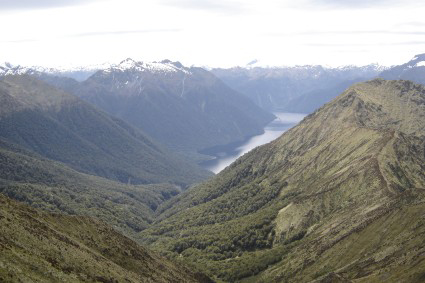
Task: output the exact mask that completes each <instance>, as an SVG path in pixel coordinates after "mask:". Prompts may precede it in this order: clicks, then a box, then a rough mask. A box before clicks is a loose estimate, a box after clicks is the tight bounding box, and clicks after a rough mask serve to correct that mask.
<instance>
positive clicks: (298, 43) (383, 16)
mask: <svg viewBox="0 0 425 283" xmlns="http://www.w3.org/2000/svg"><path fill="white" fill-rule="evenodd" d="M308 1H311V0H308ZM308 1H307V0H305V1H304V2H305V6H303V7H307V8H305V9H304V8H303V7H301V6H300V5H298V6H297V7H294V6H292V4H291V3H292V2H291V3H289V2H284V3H282V1H277V0H267V1H266V0H265V1H261V2H260V1H254V0H246V1H243V2H242V1H239V0H238V1H236V0H234V1H230V2H229V1H214V2H213V1H210V0H208V1H194V0H161V1H155V0H144V1H133V0H120V1H118V0H109V1H99V2H90V3H88V4H85V5H76V6H72V7H56V8H51V7H50V8H49V9H36V10H28V11H26V10H24V11H15V12H10V11H9V12H8V13H5V14H2V21H3V22H4V23H5V24H3V25H2V26H0V34H1V35H2V36H1V38H0V42H1V44H0V56H1V57H0V61H3V60H5V61H11V62H12V63H15V64H30V65H31V64H41V65H49V66H57V65H75V64H77V65H82V64H95V63H102V62H105V61H113V62H117V61H120V60H122V59H124V58H127V57H134V58H135V59H139V60H161V59H165V58H168V59H172V60H179V61H181V62H182V63H184V64H187V65H192V64H196V65H209V66H233V65H245V64H246V63H248V62H250V61H252V60H253V59H255V58H257V59H259V61H260V62H262V63H264V64H269V65H295V64H323V65H334V66H336V65H346V64H358V65H362V64H368V63H372V62H379V63H381V64H386V65H392V64H398V63H402V62H405V61H407V60H408V59H410V58H411V57H412V56H413V55H414V54H418V53H423V52H425V34H424V32H423V25H424V22H423V20H422V19H423V14H424V12H425V7H417V6H415V7H413V6H411V5H404V6H397V5H396V4H394V5H395V6H394V7H392V8H391V7H387V8H386V9H385V10H383V9H381V8H380V7H379V6H376V5H377V3H378V2H379V1H378V2H376V3H375V4H376V5H375V6H374V7H363V8H362V9H339V8H338V9H333V8H332V9H327V8H322V9H311V5H310V4H308V3H307V2H308ZM408 1H409V0H408ZM35 2H37V1H35ZM47 2H48V1H47ZM47 2H45V3H47ZM65 2H66V1H65ZM304 2H301V3H304ZM322 2H335V1H325V0H322ZM285 3H286V4H285ZM349 3H351V1H348V2H346V4H347V6H346V7H348V4H349ZM384 4H385V3H384V2H382V5H384ZM0 6H1V5H0ZM325 6H326V5H323V7H325ZM226 11H227V12H226Z"/></svg>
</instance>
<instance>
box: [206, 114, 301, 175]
mask: <svg viewBox="0 0 425 283" xmlns="http://www.w3.org/2000/svg"><path fill="white" fill-rule="evenodd" d="M273 115H275V116H276V119H274V120H273V121H272V122H270V123H269V124H267V126H266V127H265V128H264V133H263V134H260V135H257V136H253V137H249V138H247V139H246V140H245V141H241V142H235V143H231V144H227V145H221V146H216V147H213V148H207V149H204V150H201V151H200V153H201V154H206V155H210V156H214V158H213V159H210V160H206V161H203V162H201V163H199V165H201V167H203V168H204V169H206V170H209V171H212V172H214V173H215V174H217V173H219V172H220V171H222V170H223V169H224V168H226V167H227V166H229V165H230V164H231V163H232V162H233V161H235V160H236V159H237V158H239V157H241V156H242V155H244V154H245V153H247V152H248V151H250V150H252V149H254V148H255V147H257V146H260V145H263V144H266V143H269V142H271V141H273V140H275V139H276V138H278V137H279V136H280V135H281V134H282V133H284V132H285V131H287V130H289V129H290V128H292V127H293V126H295V125H296V124H297V123H299V122H300V121H301V120H302V119H303V118H304V117H305V116H306V115H305V114H301V113H284V112H274V113H273Z"/></svg>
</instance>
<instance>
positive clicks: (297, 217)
mask: <svg viewBox="0 0 425 283" xmlns="http://www.w3.org/2000/svg"><path fill="white" fill-rule="evenodd" d="M424 125H425V88H424V87H423V86H421V85H416V84H414V83H412V82H409V81H385V80H382V79H379V80H378V79H377V80H373V81H370V82H366V83H361V84H356V85H354V86H352V87H350V88H349V89H348V90H346V91H345V92H344V93H343V94H341V95H340V96H339V97H337V98H336V99H335V100H333V101H332V102H331V103H329V104H326V105H325V106H323V107H322V108H320V109H319V110H318V111H316V112H314V113H313V114H311V115H309V116H307V117H306V118H305V119H304V120H303V121H302V122H301V123H300V124H298V125H297V126H296V127H294V128H292V129H291V130H289V131H287V132H286V133H285V134H283V135H282V136H281V137H280V138H278V139H277V140H275V141H273V142H271V143H269V144H266V145H264V146H261V147H258V148H256V149H254V150H253V151H251V152H249V153H247V154H245V155H244V156H243V157H241V158H239V159H238V160H237V161H235V162H234V163H233V164H232V165H231V166H229V167H228V168H227V169H225V170H224V171H222V172H221V173H220V174H218V175H217V176H216V177H215V178H213V179H211V180H210V181H208V182H206V183H204V184H201V185H198V186H197V187H195V188H193V189H192V190H190V191H188V192H186V193H184V194H182V195H179V196H178V197H177V198H175V199H174V200H172V201H170V202H169V203H166V204H165V205H163V206H162V207H160V208H159V209H158V210H157V211H158V213H160V214H159V218H158V219H159V220H158V221H157V223H156V224H154V225H153V226H152V228H149V229H147V230H145V231H143V232H142V233H141V235H140V237H141V238H142V239H144V240H145V241H146V243H148V244H150V246H151V247H153V248H154V249H156V250H161V251H166V252H167V253H168V254H169V255H170V256H179V258H180V259H182V260H184V261H187V262H193V263H195V264H196V265H197V266H199V267H201V268H203V269H204V270H205V272H208V273H209V274H210V275H211V276H215V277H217V278H219V279H222V280H224V281H230V282H233V281H237V280H241V279H244V280H246V281H247V282H310V281H312V280H319V281H320V280H323V281H321V282H350V280H356V282H374V281H379V280H385V281H386V282H403V281H404V282H407V281H408V282H422V281H423V278H424V276H425V273H424V270H425V258H424V257H423V253H424V252H425V237H424V234H425V225H424V224H425V218H424V217H423V209H424V208H425V173H424V172H425V128H424ZM252 276H256V277H252ZM332 280H334V281H332Z"/></svg>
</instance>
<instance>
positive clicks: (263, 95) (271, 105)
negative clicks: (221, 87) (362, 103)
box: [211, 64, 383, 113]
mask: <svg viewBox="0 0 425 283" xmlns="http://www.w3.org/2000/svg"><path fill="white" fill-rule="evenodd" d="M382 70H383V67H381V66H378V65H374V64H372V65H368V66H363V67H356V66H345V67H340V68H328V67H322V66H295V67H252V66H248V67H246V68H241V67H236V68H230V69H212V70H211V72H212V73H213V74H215V75H216V76H217V77H219V78H220V79H222V80H223V81H224V82H225V83H227V84H228V85H229V86H230V87H232V88H234V89H235V90H237V91H239V92H240V93H242V94H244V95H246V96H247V97H248V98H250V99H251V100H252V101H253V102H255V103H256V104H257V105H259V106H260V107H262V108H263V109H266V110H268V111H287V112H301V113H310V112H313V111H314V110H315V109H317V108H319V107H320V106H322V105H323V104H325V103H327V102H329V101H330V100H332V99H333V98H335V97H336V96H337V95H338V94H339V93H341V91H343V90H344V89H345V88H346V87H348V86H349V85H351V84H352V83H354V82H359V81H365V80H368V79H371V78H374V77H376V76H377V75H378V74H379V73H380V72H381V71H382Z"/></svg>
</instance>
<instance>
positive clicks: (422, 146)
mask: <svg viewBox="0 0 425 283" xmlns="http://www.w3.org/2000/svg"><path fill="white" fill-rule="evenodd" d="M422 59H425V58H422V56H421V55H418V56H416V57H415V58H414V60H412V61H411V62H409V63H408V64H407V65H406V64H405V65H402V66H395V67H393V68H391V69H388V70H386V71H385V72H386V73H385V72H384V73H383V75H382V76H387V75H388V76H389V74H391V75H393V76H398V77H401V76H407V74H408V75H409V76H410V78H417V79H418V80H419V78H420V77H421V76H420V72H421V71H422V63H421V62H422ZM408 66H411V67H408ZM310 69H311V70H310ZM360 69H361V68H360ZM360 69H355V70H351V69H350V68H348V69H347V70H345V71H346V73H344V71H342V69H341V70H338V71H335V74H334V75H330V74H329V73H327V74H324V75H323V78H318V79H317V81H316V82H314V81H313V80H310V79H311V78H312V77H314V75H313V74H314V73H315V72H316V71H317V72H318V73H321V72H325V71H324V70H321V69H320V68H319V67H318V68H317V69H315V68H310V67H308V68H307V67H303V68H301V69H297V68H295V69H294V70H295V71H294V70H292V71H294V72H292V71H288V73H285V74H286V75H287V76H294V77H293V78H292V80H293V81H292V82H294V83H293V84H292V86H296V87H299V88H300V89H301V88H303V87H305V89H307V88H308V87H311V93H312V94H314V93H315V94H314V95H316V96H317V97H322V98H323V97H324V96H325V95H324V93H322V94H320V93H321V92H320V89H319V88H317V86H319V85H320V83H323V82H324V81H326V80H328V82H329V86H328V87H329V88H328V94H327V95H328V96H327V97H328V99H332V96H333V94H332V92H330V91H329V89H330V88H332V87H334V91H336V89H340V90H341V91H342V89H345V86H346V85H345V84H348V81H350V80H351V81H352V82H353V81H357V79H358V78H359V76H358V75H359V74H367V75H365V77H367V76H369V75H370V74H372V73H375V72H376V71H377V69H378V68H377V67H376V66H375V67H373V66H372V67H371V69H370V70H368V68H365V69H364V73H362V71H361V70H360ZM247 70H250V71H253V70H256V71H259V72H260V73H261V72H265V73H269V72H270V70H271V69H270V70H261V69H258V68H255V67H249V68H247ZM282 70H283V69H279V70H275V71H276V77H277V79H276V81H275V82H276V84H274V83H273V82H271V83H270V84H269V83H267V85H268V87H270V89H275V90H277V89H279V87H277V86H279V84H280V83H282V81H280V82H277V81H279V80H280V78H281V77H282V73H284V72H283V71H282ZM400 70H403V71H401V72H400ZM406 70H407V71H406ZM409 70H412V71H409ZM227 71H228V70H225V71H224V73H226V72H227ZM239 71H240V70H237V72H236V73H238V72H239ZM328 71H329V70H328ZM243 72H245V71H243ZM253 72H254V71H253ZM326 72H327V71H326ZM326 72H325V73H326ZM339 72H342V73H339ZM350 72H352V73H350ZM318 73H316V74H318ZM296 74H297V75H296ZM350 74H351V75H350ZM298 75H299V76H301V77H302V76H305V77H304V79H305V85H303V84H302V81H303V80H304V79H301V78H298V79H297V78H295V77H296V76H298ZM332 76H333V77H332ZM338 76H339V77H338ZM260 77H261V76H259V78H260ZM318 77H320V76H318ZM336 77H338V79H335V80H334V81H333V79H334V78H336ZM263 79H264V78H262V79H259V81H261V80H263ZM345 79H347V80H345ZM332 81H333V82H332ZM336 81H339V84H337V83H336ZM314 84H316V85H315V86H313V85H314ZM290 87H291V83H289V84H288V89H289V88H290ZM294 89H295V88H294ZM65 90H66V91H65ZM71 93H72V94H71ZM276 93H278V92H276ZM307 93H310V92H307ZM298 94H300V92H299V93H298ZM303 97H304V96H303V95H299V96H294V97H292V98H291V101H292V102H291V103H294V102H295V101H297V99H298V101H299V103H302V104H306V103H307V102H312V103H311V104H307V106H309V107H313V105H315V103H316V102H315V101H314V100H312V99H308V97H309V96H308V95H307V96H305V98H303ZM82 98H83V99H82ZM270 101H272V100H270ZM124 102H125V103H124ZM91 103H93V104H95V105H92V104H91ZM287 105H289V102H288V104H287ZM307 106H306V107H307ZM273 109H275V108H273ZM256 111H259V112H256ZM111 114H112V115H111ZM143 119H145V120H143ZM156 119H158V120H156ZM197 119H198V120H197ZM245 119H247V120H245ZM270 119H273V115H271V114H269V113H268V112H266V111H263V110H261V109H259V107H258V106H256V105H255V104H254V103H253V102H251V101H250V100H248V99H247V98H246V97H244V96H243V95H242V94H240V93H238V92H236V91H234V90H232V89H231V88H229V87H228V86H226V85H225V84H224V83H223V82H222V81H221V80H220V79H218V78H217V77H215V76H214V75H213V74H212V73H210V72H208V71H206V70H203V69H200V68H194V67H191V68H187V67H184V66H183V65H181V64H180V63H178V62H171V61H168V60H166V61H162V62H152V63H144V62H136V61H133V60H131V59H128V60H125V61H123V62H121V63H120V64H118V65H114V66H111V67H108V68H106V69H103V70H100V71H98V72H96V73H95V74H93V75H92V76H91V77H89V78H88V79H86V80H84V81H77V80H75V79H72V78H66V77H63V76H56V75H52V74H51V73H48V72H43V71H37V70H30V69H27V70H25V71H24V68H22V67H13V66H6V67H2V68H0V168H1V170H0V193H1V194H0V224H1V227H2V228H1V231H2V232H1V234H0V281H6V282H8V281H12V282H13V281H18V280H21V281H25V280H26V281H36V282H37V281H40V282H45V281H49V282H57V281H62V282H80V281H90V282H96V281H97V282H212V281H211V279H210V278H212V279H213V280H214V281H216V282H323V283H324V282H382V281H384V282H414V283H415V282H417V283H419V282H423V280H424V278H425V273H424V270H425V258H424V257H423V254H424V253H425V248H424V247H425V237H424V235H425V228H424V227H425V217H424V213H423V211H424V209H425V173H424V172H425V128H424V125H425V86H423V85H421V84H416V83H414V82H412V81H407V80H385V79H374V80H371V81H367V82H363V83H355V84H353V85H351V86H350V87H348V88H347V89H345V90H344V91H342V93H341V94H340V95H339V96H338V97H336V98H334V99H333V100H332V101H331V102H329V103H327V104H325V105H323V106H321V107H320V108H319V109H317V110H315V111H314V112H312V113H311V114H310V115H308V116H306V117H305V118H304V120H303V121H302V122H300V123H299V124H298V125H297V126H295V127H294V128H292V129H290V130H288V131H287V132H285V133H284V134H283V135H282V136H281V137H279V138H278V139H276V140H274V141H272V142H270V143H268V144H265V145H263V146H260V147H257V148H255V149H253V150H252V151H250V152H248V153H246V154H244V155H243V156H241V157H240V158H239V159H237V160H236V161H235V162H234V163H232V164H231V165H230V166H228V167H227V168H226V169H225V170H223V171H222V172H221V173H219V174H218V175H216V176H211V174H209V173H208V172H206V171H204V170H202V169H200V168H199V167H198V166H196V165H194V164H193V163H191V162H190V161H188V160H187V159H188V158H187V157H188V156H189V157H190V158H192V159H199V158H200V156H199V155H197V154H196V151H197V150H199V149H201V148H204V147H206V146H210V145H217V144H220V143H226V142H228V141H232V140H235V139H236V140H237V139H241V138H243V137H244V135H245V134H246V133H250V134H251V135H252V134H255V133H256V129H261V127H262V126H263V125H264V124H265V123H267V121H269V120H270ZM158 121H159V122H161V123H163V124H161V123H159V124H158V123H157V122H158ZM184 121H187V123H189V122H190V123H189V124H185V122H184ZM173 122H174V123H175V124H173ZM144 123H146V124H144ZM192 123H193V124H192ZM208 123H210V124H208ZM226 123H227V125H226ZM159 125H161V127H160V126H159ZM206 125H210V127H211V128H208V129H205V128H203V127H205V126H206ZM149 127H151V129H149ZM164 127H165V128H164ZM173 127H174V128H173ZM192 127H193V128H192ZM145 128H147V129H148V130H146V129H145ZM186 128H187V129H186ZM185 129H186V130H187V134H188V135H190V137H186V136H179V135H178V133H179V131H183V132H184V131H185ZM212 129H213V130H214V131H210V130H212ZM189 130H192V131H189ZM227 130H229V131H230V130H233V131H237V132H238V133H236V134H234V133H233V135H230V134H228V135H227V134H226V133H227V132H226V131H227ZM148 131H149V132H148ZM167 131H169V132H173V131H174V134H169V133H167ZM151 133H155V135H156V136H154V135H153V134H151ZM151 135H152V136H154V137H153V138H151V137H150V136H151ZM208 137H209V139H208ZM156 140H160V142H163V143H165V144H166V145H167V146H170V147H172V149H174V150H178V151H180V152H185V153H186V157H181V156H180V155H177V154H176V153H173V152H172V151H170V150H169V149H167V148H166V147H165V146H163V145H161V144H160V143H159V142H157V141H156ZM16 200H17V201H20V202H22V203H25V204H22V203H21V204H20V203H17V202H16ZM29 206H31V207H29ZM140 244H143V245H145V247H146V248H145V247H142V246H140ZM147 248H148V249H149V250H148V249H147Z"/></svg>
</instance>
